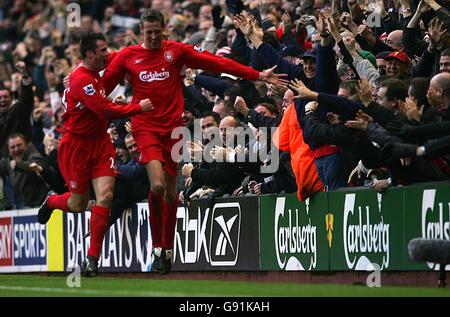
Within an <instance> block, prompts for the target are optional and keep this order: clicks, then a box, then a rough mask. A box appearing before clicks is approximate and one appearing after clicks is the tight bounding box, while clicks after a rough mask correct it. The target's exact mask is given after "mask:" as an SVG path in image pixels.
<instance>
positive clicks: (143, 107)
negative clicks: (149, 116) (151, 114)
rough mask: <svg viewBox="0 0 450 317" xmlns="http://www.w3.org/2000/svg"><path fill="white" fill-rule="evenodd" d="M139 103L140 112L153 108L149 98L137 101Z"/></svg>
mask: <svg viewBox="0 0 450 317" xmlns="http://www.w3.org/2000/svg"><path fill="white" fill-rule="evenodd" d="M139 104H140V105H141V110H142V112H147V111H151V110H153V109H154V108H155V107H154V106H153V103H152V102H151V101H150V99H142V100H141V101H139Z"/></svg>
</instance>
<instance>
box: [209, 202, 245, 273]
mask: <svg viewBox="0 0 450 317" xmlns="http://www.w3.org/2000/svg"><path fill="white" fill-rule="evenodd" d="M212 219H213V221H212V223H211V235H210V241H209V254H210V257H211V259H210V263H211V265H212V266H234V265H236V263H237V260H238V256H239V239H240V233H241V207H240V205H239V203H238V202H230V203H220V204H216V205H215V206H214V210H213V212H212Z"/></svg>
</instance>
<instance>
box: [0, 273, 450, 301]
mask: <svg viewBox="0 0 450 317" xmlns="http://www.w3.org/2000/svg"><path fill="white" fill-rule="evenodd" d="M0 296H1V297H5V296H82V297H84V296H89V297H91V296H113V297H114V296H118V297H125V296H152V297H172V296H176V297H183V296H189V297H196V296H201V297H209V296H213V297H225V296H226V297H228V296H235V297H260V296H261V297H278V296H290V297H292V296H294V297H296V296H314V297H316V296H370V297H373V296H375V297H376V296H432V297H436V296H450V289H449V288H446V289H437V288H425V287H423V288H422V287H420V288H419V287H393V286H382V287H380V288H369V287H365V286H352V285H329V284H314V285H311V284H298V283H269V282H238V281H211V280H208V281H206V280H205V281H203V280H187V279H186V280H184V279H180V280H173V279H167V280H166V279H152V278H144V279H142V278H122V277H101V276H99V277H96V278H93V279H87V278H81V281H80V287H79V288H76V287H75V288H69V287H68V286H67V284H66V276H45V275H32V274H0Z"/></svg>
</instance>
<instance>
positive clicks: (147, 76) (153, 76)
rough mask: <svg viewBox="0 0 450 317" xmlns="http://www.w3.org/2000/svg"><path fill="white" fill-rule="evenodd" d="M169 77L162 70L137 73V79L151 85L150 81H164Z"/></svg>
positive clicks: (168, 74) (167, 73)
mask: <svg viewBox="0 0 450 317" xmlns="http://www.w3.org/2000/svg"><path fill="white" fill-rule="evenodd" d="M169 77H170V73H169V72H166V71H165V70H164V68H163V69H162V70H161V72H159V73H158V72H157V71H154V72H151V71H144V72H140V73H139V79H140V80H142V81H144V82H147V83H151V82H152V81H157V80H165V79H167V78H169Z"/></svg>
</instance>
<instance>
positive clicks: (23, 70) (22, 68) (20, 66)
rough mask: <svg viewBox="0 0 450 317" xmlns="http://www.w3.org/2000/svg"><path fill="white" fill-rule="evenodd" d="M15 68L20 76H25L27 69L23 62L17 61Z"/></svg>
mask: <svg viewBox="0 0 450 317" xmlns="http://www.w3.org/2000/svg"><path fill="white" fill-rule="evenodd" d="M16 68H17V70H18V71H19V72H20V73H21V74H22V75H25V74H26V72H27V67H26V65H25V62H23V61H18V62H17V63H16Z"/></svg>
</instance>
